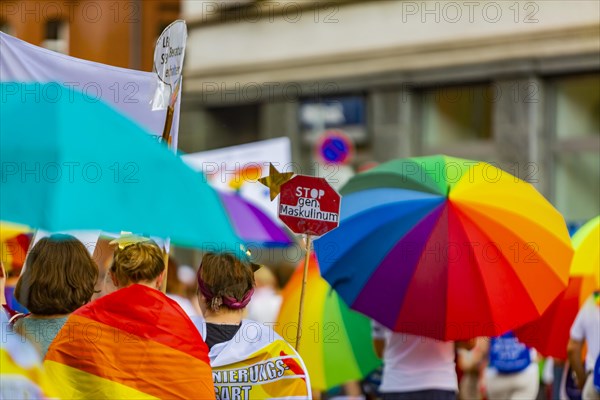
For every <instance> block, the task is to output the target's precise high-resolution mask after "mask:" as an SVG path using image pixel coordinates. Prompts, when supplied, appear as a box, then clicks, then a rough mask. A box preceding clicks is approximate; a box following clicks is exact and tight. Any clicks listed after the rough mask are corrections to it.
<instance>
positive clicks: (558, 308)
mask: <svg viewBox="0 0 600 400" xmlns="http://www.w3.org/2000/svg"><path fill="white" fill-rule="evenodd" d="M599 227H600V217H596V218H594V219H593V220H591V221H589V222H588V223H587V224H585V225H584V226H582V227H581V228H580V229H579V230H578V231H577V232H576V233H575V235H574V236H573V247H574V248H575V255H574V256H573V262H572V264H571V276H570V277H569V285H568V286H567V289H566V290H565V291H564V292H563V293H562V294H560V295H559V296H558V297H557V298H556V300H554V301H553V302H552V304H551V305H550V307H548V309H547V310H546V311H545V312H544V313H543V314H542V316H541V317H540V318H538V319H536V320H535V321H532V322H530V323H528V324H526V325H524V326H523V327H521V328H519V329H517V330H515V334H516V335H517V337H518V338H519V340H520V341H522V342H523V343H525V344H527V345H529V346H531V347H534V348H535V349H536V350H537V351H539V352H540V353H541V354H542V355H544V356H546V357H554V358H557V359H560V360H566V359H567V343H568V342H569V336H570V329H571V325H573V321H575V317H576V316H577V313H578V312H579V310H580V309H581V307H582V306H583V304H584V303H585V302H586V300H587V299H588V298H589V296H590V295H591V294H592V293H593V292H594V291H595V290H598V289H600V283H599V282H598V274H599V273H600V272H599V271H600V263H599V259H600V257H599V256H600V235H599V231H600V229H599Z"/></svg>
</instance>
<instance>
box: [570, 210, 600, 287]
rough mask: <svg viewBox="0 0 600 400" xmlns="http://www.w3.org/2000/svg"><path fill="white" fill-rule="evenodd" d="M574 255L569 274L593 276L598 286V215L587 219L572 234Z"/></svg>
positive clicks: (599, 284) (599, 262) (599, 259)
mask: <svg viewBox="0 0 600 400" xmlns="http://www.w3.org/2000/svg"><path fill="white" fill-rule="evenodd" d="M573 247H574V248H575V255H574V256H573V263H572V265H571V274H573V275H577V276H580V275H582V276H586V275H588V276H590V275H591V276H593V277H595V279H596V282H595V284H596V287H597V288H598V287H600V215H599V216H597V217H596V218H594V219H592V220H590V221H588V222H587V223H586V224H585V225H583V226H582V227H581V228H579V230H578V231H577V232H576V233H575V235H573Z"/></svg>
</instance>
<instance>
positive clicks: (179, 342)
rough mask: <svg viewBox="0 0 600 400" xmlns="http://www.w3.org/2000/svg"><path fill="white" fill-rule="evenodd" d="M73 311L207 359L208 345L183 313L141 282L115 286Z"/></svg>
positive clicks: (162, 295) (158, 292)
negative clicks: (116, 288)
mask: <svg viewBox="0 0 600 400" xmlns="http://www.w3.org/2000/svg"><path fill="white" fill-rule="evenodd" d="M73 314H74V315H78V316H81V317H85V318H89V319H91V320H94V321H97V322H100V323H103V324H106V325H109V326H112V327H115V328H116V329H119V330H121V331H124V332H128V333H130V334H132V335H135V336H138V337H140V338H142V339H148V340H152V341H154V342H159V343H162V344H164V345H165V346H170V347H172V348H174V349H176V350H180V351H183V352H185V353H186V354H189V355H191V356H194V357H196V358H198V359H200V360H203V361H205V362H206V363H208V362H209V359H208V347H206V344H205V343H204V341H203V340H202V337H201V336H200V333H199V332H198V330H197V329H196V327H195V326H194V324H193V323H192V321H190V319H189V317H188V316H187V314H186V313H185V312H184V311H183V310H182V309H181V307H179V305H178V304H177V303H176V302H175V301H173V300H171V299H170V298H168V297H167V296H165V295H164V294H163V293H162V292H160V291H158V290H155V289H151V288H149V287H146V286H144V285H131V286H128V287H126V288H123V289H119V290H117V291H116V292H113V293H110V294H108V295H106V296H103V297H100V298H99V299H97V300H95V301H93V302H91V303H89V304H86V305H85V306H83V307H81V308H79V309H78V310H77V311H75V312H74V313H73Z"/></svg>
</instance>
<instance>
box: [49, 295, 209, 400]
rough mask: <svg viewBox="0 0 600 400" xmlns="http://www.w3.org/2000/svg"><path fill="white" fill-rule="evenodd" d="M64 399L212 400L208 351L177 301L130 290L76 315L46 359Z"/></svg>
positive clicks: (92, 305)
mask: <svg viewBox="0 0 600 400" xmlns="http://www.w3.org/2000/svg"><path fill="white" fill-rule="evenodd" d="M44 366H45V368H46V371H47V373H48V375H49V376H50V378H51V379H52V380H53V382H54V383H55V385H56V388H57V389H59V390H60V393H59V394H60V396H61V397H63V398H68V399H74V398H86V399H90V398H93V399H156V398H162V399H164V398H169V399H214V398H215V394H214V388H213V385H212V379H211V368H210V365H209V359H208V348H207V346H206V344H205V343H204V341H203V340H202V337H201V336H200V334H199V333H198V331H197V329H196V328H195V326H194V324H193V323H192V321H190V319H189V318H188V317H187V315H186V314H185V312H184V311H183V310H182V309H181V307H179V305H177V303H176V302H174V301H173V300H171V299H169V298H168V297H167V296H165V295H164V294H163V293H161V292H160V291H158V290H154V289H152V288H149V287H146V286H142V285H132V286H129V287H127V288H124V289H120V290H118V291H116V292H114V293H111V294H109V295H106V296H104V297H101V298H100V299H98V300H96V301H94V302H92V303H90V304H87V305H85V306H83V307H82V308H80V309H78V310H77V311H75V312H74V313H73V314H71V316H70V317H69V319H68V320H67V323H66V324H65V326H64V327H63V329H62V330H61V331H60V332H59V334H58V336H57V337H56V339H55V340H54V342H53V343H52V345H51V346H50V349H49V350H48V354H47V355H46V359H45V362H44Z"/></svg>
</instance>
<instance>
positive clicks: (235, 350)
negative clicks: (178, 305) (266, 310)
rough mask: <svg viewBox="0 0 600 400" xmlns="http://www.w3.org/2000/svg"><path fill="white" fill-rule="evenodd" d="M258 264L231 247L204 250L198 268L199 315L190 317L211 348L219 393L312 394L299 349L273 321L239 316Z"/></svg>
mask: <svg viewBox="0 0 600 400" xmlns="http://www.w3.org/2000/svg"><path fill="white" fill-rule="evenodd" d="M256 268H258V266H257V265H255V264H251V263H250V262H248V261H243V260H241V259H240V258H238V257H236V256H235V255H234V254H230V253H208V254H205V255H204V257H203V258H202V264H201V265H200V268H199V269H198V274H197V278H198V298H199V303H200V308H201V309H202V315H203V318H201V317H195V318H192V320H193V321H194V323H195V324H196V327H197V328H198V330H199V331H200V333H201V335H202V337H203V338H204V340H205V341H206V344H207V345H208V347H209V349H210V352H209V357H210V363H211V366H212V368H213V380H214V385H215V392H216V394H217V398H219V399H227V398H229V399H233V398H243V399H265V398H269V399H282V398H292V397H293V398H297V399H301V398H305V399H310V398H311V392H310V381H309V377H308V374H307V372H306V367H305V366H304V362H303V361H302V359H301V358H300V356H299V355H298V353H297V352H296V351H295V350H294V348H292V347H291V346H290V345H289V344H288V343H287V342H286V341H285V340H284V339H283V338H282V337H281V336H279V335H278V334H277V333H275V331H274V330H273V329H272V326H273V324H268V323H265V324H263V323H259V322H256V321H251V320H245V319H243V314H244V309H245V308H246V306H247V305H248V303H249V302H250V299H251V298H252V294H253V293H254V270H255V269H256Z"/></svg>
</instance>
